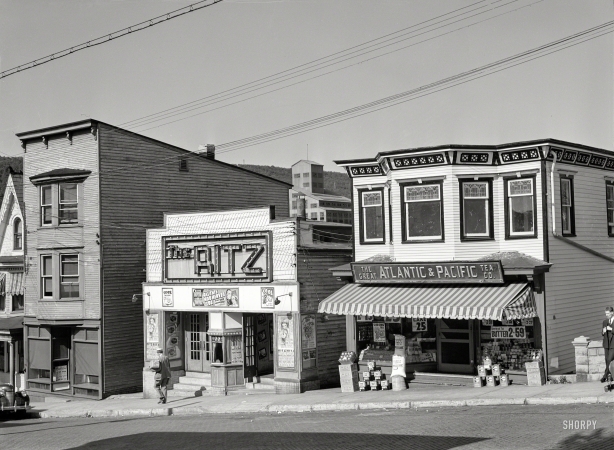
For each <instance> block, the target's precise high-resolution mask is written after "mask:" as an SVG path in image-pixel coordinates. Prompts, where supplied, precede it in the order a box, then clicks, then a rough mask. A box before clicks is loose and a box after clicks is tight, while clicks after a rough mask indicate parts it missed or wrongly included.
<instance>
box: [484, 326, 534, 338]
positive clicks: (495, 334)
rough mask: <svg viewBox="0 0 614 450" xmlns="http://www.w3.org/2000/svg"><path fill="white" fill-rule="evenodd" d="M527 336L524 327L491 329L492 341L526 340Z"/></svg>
mask: <svg viewBox="0 0 614 450" xmlns="http://www.w3.org/2000/svg"><path fill="white" fill-rule="evenodd" d="M526 336H527V333H526V330H525V328H524V327H492V328H491V329H490V337H491V338H492V339H524V338H525V337H526Z"/></svg>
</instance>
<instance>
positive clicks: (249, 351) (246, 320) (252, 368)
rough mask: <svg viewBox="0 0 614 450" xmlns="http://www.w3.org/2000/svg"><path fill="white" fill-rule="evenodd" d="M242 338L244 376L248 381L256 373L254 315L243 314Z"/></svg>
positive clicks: (251, 379)
mask: <svg viewBox="0 0 614 450" xmlns="http://www.w3.org/2000/svg"><path fill="white" fill-rule="evenodd" d="M243 339H244V348H245V359H244V360H243V361H244V366H245V367H244V375H243V376H244V377H245V378H246V379H247V381H248V382H251V381H253V379H254V377H255V376H257V375H258V368H257V366H256V315H255V314H243Z"/></svg>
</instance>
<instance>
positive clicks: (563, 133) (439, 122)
mask: <svg viewBox="0 0 614 450" xmlns="http://www.w3.org/2000/svg"><path fill="white" fill-rule="evenodd" d="M195 1H196V0H192V1H175V0H147V1H143V0H104V1H103V0H46V1H45V0H29V1H28V2H15V1H13V0H0V70H2V71H4V70H7V69H10V68H13V67H15V66H17V65H20V64H23V63H27V62H30V61H32V60H34V59H37V58H40V57H43V56H46V55H49V54H51V53H53V52H57V51H60V50H63V49H66V48H68V47H71V46H74V45H77V44H81V43H83V42H86V41H88V40H90V39H95V38H98V37H100V36H103V35H106V34H108V33H111V32H114V31H117V30H120V29H122V28H125V27H128V26H131V25H134V24H137V23H139V22H142V21H144V20H147V19H150V18H153V17H156V16H159V15H161V14H165V13H168V12H170V11H173V10H176V9H178V8H181V7H184V6H187V5H189V4H190V3H194V2H195ZM453 16H456V17H455V18H453ZM470 16H473V17H470ZM613 19H614V0H484V1H479V0H467V1H460V0H459V1H456V0H305V1H301V0H285V1H283V0H280V1H273V0H271V1H266V0H262V1H257V0H226V1H223V2H222V3H219V4H216V5H213V6H211V7H208V8H204V9H201V10H198V11H195V12H192V13H190V14H186V15H183V16H181V17H178V18H175V19H172V20H169V21H167V22H165V23H161V24H159V25H156V26H153V27H149V28H147V29H145V30H142V31H138V32H135V33H132V34H129V35H127V36H125V37H121V38H118V39H116V40H112V41H109V42H108V43H105V44H102V45H99V46H96V47H91V48H88V49H86V50H83V51H79V52H76V53H74V54H72V55H70V56H67V57H65V58H60V59H57V60H55V61H52V62H50V63H47V64H43V65H41V66H38V67H35V68H32V69H29V70H25V71H23V72H20V73H18V74H15V75H11V76H9V77H6V78H3V79H0V154H1V155H4V156H7V155H9V156H14V155H21V154H22V152H23V150H22V148H21V147H20V142H19V140H18V139H17V137H16V136H15V134H16V133H19V132H24V131H29V130H35V129H38V128H43V127H49V126H55V125H61V124H63V123H68V122H73V121H78V120H82V119H87V118H93V119H97V120H100V121H103V122H107V123H109V124H112V125H116V126H120V127H121V126H123V127H126V128H128V129H130V130H132V131H134V132H137V133H141V134H144V135H146V136H149V137H151V138H154V139H158V140H161V141H164V142H167V143H170V144H173V145H176V146H179V147H182V148H185V149H188V150H193V151H197V150H198V146H199V145H203V144H216V145H218V146H219V145H221V144H225V143H229V142H233V141H236V140H239V139H244V138H249V137H252V136H255V135H258V134H261V133H267V132H270V131H272V130H277V129H280V128H283V127H287V126H292V125H295V124H299V123H302V122H304V121H308V120H312V119H317V118H320V117H322V116H326V115H328V114H333V113H336V112H339V111H343V110H346V109H349V108H353V107H355V106H359V105H363V104H366V103H368V102H371V101H375V100H378V99H381V98H384V97H387V96H390V95H395V94H398V93H401V92H405V91H408V90H411V89H415V88H418V87H420V86H423V85H426V84H429V83H432V82H434V81H437V80H441V79H444V78H446V77H449V76H453V75H456V74H458V73H461V72H464V71H467V70H471V69H474V68H477V67H480V66H482V65H485V64H489V63H492V62H494V61H497V60H500V59H502V58H505V57H508V56H512V55H515V54H517V53H520V52H523V51H526V50H529V49H532V48H535V47H538V46H540V45H544V44H547V43H549V42H552V41H555V40H557V39H561V38H564V37H566V36H569V35H572V34H574V33H577V32H580V31H583V30H586V29H588V28H591V27H594V26H597V25H600V24H603V23H605V22H608V21H611V20H613ZM452 22H456V23H452ZM403 29H405V30H406V32H408V31H412V32H413V34H411V35H407V36H406V37H407V39H406V40H404V41H402V42H399V43H395V42H393V41H390V42H389V43H388V46H387V47H386V48H385V49H382V50H377V51H375V52H373V53H369V54H365V53H358V52H357V53H355V54H354V56H355V57H354V58H353V59H348V60H347V61H346V62H344V63H341V64H336V65H329V66H326V67H323V66H321V67H320V70H314V71H313V72H311V73H310V74H307V75H302V76H299V77H296V78H294V79H292V80H291V81H286V82H285V83H279V84H275V85H273V86H272V87H270V88H267V89H264V90H263V89H261V90H258V91H249V92H245V93H243V95H242V96H236V97H234V98H233V99H232V100H226V101H225V102H220V103H217V104H215V105H214V106H209V107H201V108H198V109H195V110H193V111H191V112H189V113H184V114H181V115H175V116H173V117H171V118H167V119H165V120H163V121H158V122H153V123H149V124H142V125H141V126H140V127H139V126H133V125H135V124H138V122H137V123H134V122H133V123H132V124H130V123H128V122H130V121H133V120H135V119H141V118H143V117H146V116H148V115H150V114H154V113H158V112H160V111H164V110H167V109H169V108H174V107H177V106H179V105H183V104H186V103H189V102H194V101H196V100H199V99H203V98H205V97H207V96H211V95H214V94H218V93H220V92H223V91H226V90H229V89H233V88H236V87H237V86H242V85H244V84H246V83H250V82H253V81H256V80H259V79H261V78H263V77H269V76H271V75H275V74H278V73H280V72H283V71H287V70H289V69H292V68H294V67H297V66H301V65H304V64H306V63H310V62H312V61H314V60H318V59H319V58H323V57H326V56H328V55H331V54H334V53H336V52H341V51H344V50H346V49H349V48H352V47H355V46H358V45H359V44H363V43H365V42H369V41H372V40H374V39H377V38H380V37H382V36H386V35H391V34H392V33H395V32H398V31H399V30H403ZM419 29H420V30H419ZM418 33H422V34H420V35H419V36H418ZM393 36H398V35H393ZM422 40H424V42H420V41H422ZM613 42H614V37H613V34H612V33H609V34H606V35H604V36H601V37H598V38H595V39H592V40H590V41H588V42H585V43H582V44H579V45H576V46H573V47H570V48H567V49H564V50H561V51H559V52H556V53H553V54H550V55H547V56H543V57H541V58H538V59H535V60H533V61H529V62H527V63H525V64H521V65H518V66H515V67H512V68H510V69H507V70H503V71H500V72H498V73H495V74H492V75H489V76H486V77H483V78H480V79H477V80H474V81H471V82H468V83H464V84H461V85H458V86H454V87H450V88H449V89H445V90H442V91H439V92H436V93H432V94H431V95H426V96H423V97H420V98H416V99H413V100H411V101H407V102H404V103H401V104H398V105H394V106H390V107H387V108H384V109H381V110H379V111H375V112H372V113H370V114H365V115H362V116H360V117H357V118H353V119H350V120H345V121H343V122H339V123H335V124H331V125H329V126H324V127H320V128H317V129H313V130H311V131H307V132H305V133H300V134H295V135H293V136H290V137H286V138H281V139H277V140H273V141H270V142H266V143H263V144H260V145H253V146H248V147H245V148H241V149H238V150H234V151H226V152H222V151H221V150H219V151H218V155H217V158H218V159H220V160H223V161H226V162H229V163H232V164H242V163H245V164H263V165H276V166H282V167H290V166H291V165H292V164H294V163H295V162H296V161H298V160H300V159H307V158H308V159H310V160H314V161H317V162H319V163H321V164H324V168H325V170H336V171H341V170H342V169H341V168H340V167H338V166H337V165H336V164H335V163H334V160H345V159H356V158H372V157H374V156H375V155H376V154H377V152H379V151H388V150H396V149H404V148H413V147H422V146H434V145H445V144H467V145H471V144H503V143H508V142H516V141H524V140H531V139H542V138H555V139H560V140H565V141H571V142H576V143H580V144H584V145H589V146H595V147H599V148H604V149H608V150H614V128H613V123H614V117H613V105H614V93H613V86H614V77H613V73H614V61H613V54H614V51H613V50H614V49H613ZM403 47H405V48H403ZM384 53H388V54H384ZM374 56H377V57H376V58H374ZM369 58H370V60H367V59H369ZM345 66H348V67H345ZM304 67H305V66H304ZM344 67H345V68H344ZM286 73H288V72H286ZM314 77H315V78H314ZM292 83H297V84H295V85H290V84H292ZM273 89H275V91H273V92H269V93H267V91H268V90H273ZM260 94H262V95H260ZM254 95H258V96H257V97H255V98H251V99H250V98H248V97H250V96H254ZM233 102H234V103H235V104H230V103H233ZM192 106H199V104H198V103H192ZM214 107H216V108H217V109H214V110H213V108H214ZM190 115H192V116H193V117H188V116H190ZM171 121H173V123H169V122H171ZM231 149H232V147H228V148H227V150H231Z"/></svg>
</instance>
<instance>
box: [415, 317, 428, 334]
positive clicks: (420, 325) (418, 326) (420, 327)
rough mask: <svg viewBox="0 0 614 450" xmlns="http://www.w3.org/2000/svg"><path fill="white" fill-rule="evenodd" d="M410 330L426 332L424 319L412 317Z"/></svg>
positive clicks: (426, 327)
mask: <svg viewBox="0 0 614 450" xmlns="http://www.w3.org/2000/svg"><path fill="white" fill-rule="evenodd" d="M411 330H412V331H428V326H427V324H426V319H416V318H415V317H412V319H411Z"/></svg>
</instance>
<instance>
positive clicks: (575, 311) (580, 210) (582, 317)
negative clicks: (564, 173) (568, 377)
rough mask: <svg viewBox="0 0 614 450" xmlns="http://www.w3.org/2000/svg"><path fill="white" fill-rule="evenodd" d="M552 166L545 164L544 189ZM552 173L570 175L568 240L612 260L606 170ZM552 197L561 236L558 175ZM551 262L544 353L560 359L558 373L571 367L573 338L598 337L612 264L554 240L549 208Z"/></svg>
mask: <svg viewBox="0 0 614 450" xmlns="http://www.w3.org/2000/svg"><path fill="white" fill-rule="evenodd" d="M551 165H552V164H551V163H548V164H547V170H548V190H550V189H549V186H550V170H551ZM555 169H559V170H560V169H563V170H565V169H566V170H570V171H572V172H568V173H569V174H571V175H573V186H574V208H575V225H576V236H575V237H570V238H569V239H571V240H573V241H574V242H577V243H579V244H582V245H584V246H586V247H588V248H591V249H593V250H595V251H598V252H600V253H602V254H605V255H607V256H610V257H614V238H610V237H608V234H607V223H606V198H605V180H604V176H610V177H612V176H613V175H614V174H613V173H612V172H609V171H605V170H601V169H595V168H588V167H582V166H577V165H574V166H569V165H566V164H557V165H556V166H555ZM554 199H555V214H556V228H557V233H560V232H561V204H560V173H558V172H556V171H555V174H554ZM548 215H549V220H548V225H549V240H548V246H549V249H550V262H551V263H552V268H551V269H550V272H549V273H547V274H546V311H547V321H548V322H547V325H548V354H549V357H550V359H551V361H550V362H552V358H553V357H554V358H558V366H559V367H558V369H557V368H556V367H552V366H551V367H550V370H551V371H552V372H553V373H554V372H561V373H566V372H570V371H572V370H574V369H575V361H574V348H573V346H572V345H571V341H573V340H574V339H575V338H576V337H578V336H581V335H584V336H589V337H591V338H592V339H595V340H600V339H601V320H602V319H603V311H604V309H605V307H606V306H611V305H612V292H614V263H612V262H610V261H607V260H605V259H603V258H599V257H597V256H595V255H592V254H590V253H588V252H586V251H584V250H581V249H579V248H576V247H574V246H572V245H570V244H568V243H567V242H563V241H561V240H559V239H556V238H553V237H552V218H551V208H550V207H548Z"/></svg>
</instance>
